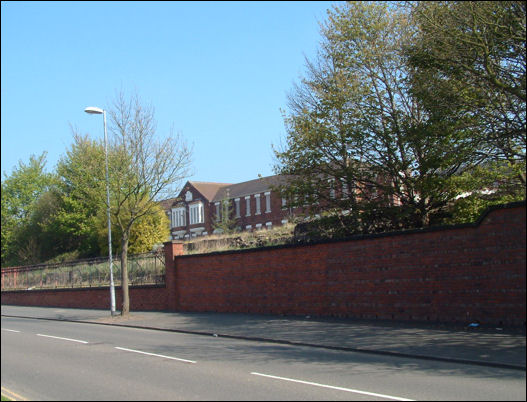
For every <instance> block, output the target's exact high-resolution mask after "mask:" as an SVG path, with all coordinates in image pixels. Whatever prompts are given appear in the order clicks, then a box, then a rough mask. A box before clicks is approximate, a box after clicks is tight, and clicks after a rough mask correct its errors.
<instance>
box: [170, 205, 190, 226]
mask: <svg viewBox="0 0 527 402" xmlns="http://www.w3.org/2000/svg"><path fill="white" fill-rule="evenodd" d="M186 212H187V209H186V208H185V207H177V208H173V209H172V227H173V228H179V227H184V226H186V224H187V220H186V216H187V213H186Z"/></svg>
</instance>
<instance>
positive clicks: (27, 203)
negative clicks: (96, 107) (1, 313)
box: [1, 93, 190, 267]
mask: <svg viewBox="0 0 527 402" xmlns="http://www.w3.org/2000/svg"><path fill="white" fill-rule="evenodd" d="M108 113H109V116H110V119H109V120H110V124H109V126H110V127H109V132H110V136H109V137H110V138H109V141H108V166H109V189H110V212H111V223H112V251H113V254H114V256H115V255H117V254H121V258H122V257H125V259H126V255H127V253H128V252H131V253H142V252H147V251H150V250H152V248H153V246H154V245H155V244H157V243H160V242H163V241H167V240H168V239H169V222H168V218H167V216H166V214H165V212H164V211H163V210H162V208H161V207H160V206H159V204H158V203H157V202H156V201H157V200H159V199H160V198H161V199H163V196H164V195H166V194H170V196H172V194H173V191H175V189H174V188H173V185H179V184H180V181H181V180H183V179H184V178H185V177H186V176H187V168H188V166H189V164H190V150H189V149H188V148H187V146H186V145H185V143H184V141H183V140H181V138H179V137H178V136H173V135H169V136H168V138H166V139H165V140H163V141H160V140H159V139H158V137H157V135H156V132H155V121H154V116H153V109H152V108H151V107H147V106H145V105H142V104H141V102H140V101H139V99H138V97H137V95H134V96H132V97H130V98H129V99H126V98H125V96H124V95H123V93H120V94H118V95H117V96H116V99H115V101H114V103H113V104H112V105H111V106H110V108H109V109H108ZM94 118H96V117H94ZM106 185H107V182H106V177H105V147H104V140H103V139H101V140H96V139H91V138H90V137H89V136H88V135H81V134H79V132H78V130H76V129H73V143H72V144H71V146H70V147H69V149H67V150H66V153H65V154H64V155H63V156H62V157H61V158H60V160H59V162H58V163H57V165H56V166H55V167H54V169H53V170H52V171H51V172H47V171H46V152H43V153H42V154H41V155H40V156H34V155H33V156H31V157H30V160H29V161H28V162H27V163H26V162H23V161H20V162H19V164H18V166H16V167H15V168H14V169H13V171H12V172H11V173H10V174H5V173H4V178H3V180H2V193H1V194H2V228H1V231H2V267H4V266H14V265H29V264H36V263H43V262H61V261H65V260H72V259H77V258H88V257H97V256H107V255H108V227H107V204H106Z"/></svg>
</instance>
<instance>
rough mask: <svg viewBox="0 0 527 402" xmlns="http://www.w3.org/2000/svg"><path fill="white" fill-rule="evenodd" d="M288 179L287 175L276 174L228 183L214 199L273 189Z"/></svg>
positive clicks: (218, 199) (219, 199) (216, 200)
mask: <svg viewBox="0 0 527 402" xmlns="http://www.w3.org/2000/svg"><path fill="white" fill-rule="evenodd" d="M286 180H287V176H283V175H274V176H267V177H260V178H258V179H254V180H249V181H245V182H243V183H236V184H231V185H227V186H224V187H221V188H219V189H218V192H217V193H216V195H215V197H214V198H213V199H212V201H215V202H218V201H221V200H223V199H225V198H229V199H232V198H238V197H243V196H246V195H251V194H257V193H263V192H265V191H269V190H271V188H272V187H278V186H279V185H281V184H285V182H286Z"/></svg>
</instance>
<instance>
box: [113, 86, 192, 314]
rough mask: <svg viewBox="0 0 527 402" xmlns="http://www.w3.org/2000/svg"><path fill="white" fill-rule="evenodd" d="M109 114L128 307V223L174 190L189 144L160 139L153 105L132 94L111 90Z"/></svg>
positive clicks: (184, 170)
mask: <svg viewBox="0 0 527 402" xmlns="http://www.w3.org/2000/svg"><path fill="white" fill-rule="evenodd" d="M109 115H110V132H111V134H112V135H111V138H110V150H111V151H110V157H109V174H110V193H111V194H110V198H111V201H110V204H111V205H110V207H111V215H112V217H113V221H114V222H115V225H116V227H117V229H118V232H119V233H120V243H121V249H120V250H121V273H122V292H123V299H122V300H123V305H122V310H121V313H122V315H127V314H128V313H129V311H130V296H129V289H128V288H129V285H128V267H127V258H128V251H129V243H130V239H131V233H132V229H133V228H134V226H135V225H137V223H138V222H139V221H140V220H141V219H145V218H146V217H148V216H152V215H155V214H156V213H157V211H158V209H157V201H158V200H159V199H162V198H167V197H166V196H167V192H168V193H170V194H173V193H174V187H175V186H178V185H180V184H181V181H182V180H183V179H184V178H186V177H188V174H189V168H190V163H191V154H192V152H191V149H190V148H189V147H188V146H187V144H186V142H185V141H184V140H183V139H182V138H181V136H180V135H173V134H172V133H170V134H169V135H168V136H167V137H166V138H164V139H162V137H160V136H159V135H158V133H157V130H156V121H155V118H154V109H153V107H151V106H149V105H145V104H143V103H142V102H141V100H140V99H139V97H138V95H137V94H135V95H132V96H131V97H129V98H127V97H126V96H125V95H124V93H123V92H120V93H118V94H117V96H116V98H115V100H114V102H113V104H112V106H111V107H110V108H109Z"/></svg>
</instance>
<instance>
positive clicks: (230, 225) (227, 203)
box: [213, 192, 240, 235]
mask: <svg viewBox="0 0 527 402" xmlns="http://www.w3.org/2000/svg"><path fill="white" fill-rule="evenodd" d="M229 198H230V197H229V193H228V192H227V194H226V196H225V198H224V199H222V200H221V201H220V216H219V217H216V221H215V222H214V223H213V227H214V229H215V230H217V231H218V233H223V234H226V235H228V234H232V233H235V232H238V231H240V228H239V225H238V220H237V219H236V217H235V211H234V205H233V202H232V201H231V200H230V199H229Z"/></svg>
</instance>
